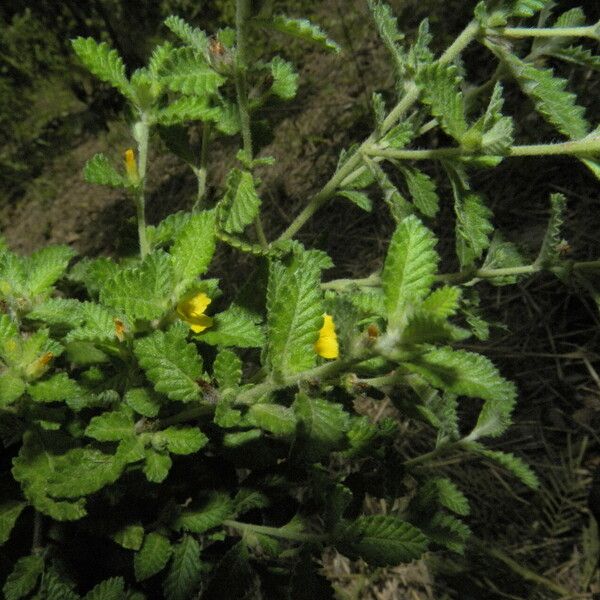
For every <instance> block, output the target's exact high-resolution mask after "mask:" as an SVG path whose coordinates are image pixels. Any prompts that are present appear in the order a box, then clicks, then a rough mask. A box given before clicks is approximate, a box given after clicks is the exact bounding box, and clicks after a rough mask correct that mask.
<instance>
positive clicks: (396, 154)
mask: <svg viewBox="0 0 600 600" xmlns="http://www.w3.org/2000/svg"><path fill="white" fill-rule="evenodd" d="M364 152H365V154H368V155H370V156H379V157H382V158H388V159H389V158H392V159H398V160H444V159H448V158H450V159H451V158H461V157H481V156H486V155H483V154H480V153H473V152H469V151H467V150H465V149H464V148H434V149H426V150H403V149H400V150H396V149H393V148H390V149H388V148H376V147H373V146H372V147H370V148H366V149H365V151H364ZM598 154H600V136H589V137H587V138H584V139H582V140H574V141H569V142H561V143H558V144H528V145H523V146H512V147H511V148H508V149H507V150H506V151H505V152H504V153H502V154H498V155H496V156H504V157H507V158H512V157H514V156H520V157H522V156H560V155H564V156H583V157H586V156H594V155H598Z"/></svg>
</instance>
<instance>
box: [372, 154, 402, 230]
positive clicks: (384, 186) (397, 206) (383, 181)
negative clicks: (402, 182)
mask: <svg viewBox="0 0 600 600" xmlns="http://www.w3.org/2000/svg"><path fill="white" fill-rule="evenodd" d="M367 165H368V167H369V170H370V171H371V173H372V174H373V175H374V176H375V180H376V181H377V185H379V187H380V188H381V191H382V192H383V200H384V201H385V203H386V204H387V205H388V207H389V209H390V213H391V214H392V217H393V218H394V220H395V221H396V223H401V222H402V221H403V220H404V219H405V218H406V217H408V216H410V215H412V214H413V213H414V210H413V207H412V205H411V204H410V203H409V202H408V200H406V198H404V196H402V194H401V193H400V192H399V191H398V189H397V188H396V186H395V185H394V184H393V183H392V182H391V181H390V178H389V177H388V176H387V175H386V173H385V171H384V170H383V169H382V168H381V167H380V166H379V165H378V164H377V163H375V162H373V161H369V162H368V163H367Z"/></svg>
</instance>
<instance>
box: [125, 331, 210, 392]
mask: <svg viewBox="0 0 600 600" xmlns="http://www.w3.org/2000/svg"><path fill="white" fill-rule="evenodd" d="M186 336H187V329H186V328H185V327H184V326H182V325H173V326H172V327H171V328H170V329H169V330H168V331H167V332H163V331H155V332H154V333H153V334H151V335H149V336H147V337H145V338H139V339H137V340H136V341H135V342H134V353H135V355H136V357H137V359H138V361H139V363H140V366H141V367H142V368H143V369H144V371H145V372H146V376H147V377H148V379H149V380H150V381H151V382H152V383H153V384H154V389H155V390H156V391H157V392H160V393H163V394H166V396H167V397H168V398H170V399H171V400H180V401H181V402H191V401H192V400H198V399H199V398H200V396H201V393H200V386H199V385H198V383H197V382H196V380H197V379H199V378H200V377H202V358H201V357H200V356H199V355H198V352H197V350H196V346H195V345H194V344H190V343H188V342H187V341H186Z"/></svg>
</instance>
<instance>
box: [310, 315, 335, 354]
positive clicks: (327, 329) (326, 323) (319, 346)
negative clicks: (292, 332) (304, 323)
mask: <svg viewBox="0 0 600 600" xmlns="http://www.w3.org/2000/svg"><path fill="white" fill-rule="evenodd" d="M315 352H316V353H317V354H318V355H319V356H322V357H323V358H330V359H331V358H337V357H338V356H339V355H340V348H339V344H338V340H337V335H336V333H335V323H334V322H333V317H332V316H331V315H327V314H325V315H324V316H323V327H321V329H320V330H319V339H318V340H317V341H316V342H315Z"/></svg>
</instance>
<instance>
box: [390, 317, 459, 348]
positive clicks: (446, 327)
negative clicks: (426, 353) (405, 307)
mask: <svg viewBox="0 0 600 600" xmlns="http://www.w3.org/2000/svg"><path fill="white" fill-rule="evenodd" d="M460 331H461V330H459V329H458V328H457V327H454V326H452V325H450V324H449V323H448V322H447V321H446V319H445V318H443V317H438V316H436V315H432V314H431V313H428V312H426V311H424V310H421V309H420V308H418V309H416V310H415V311H414V312H413V313H412V314H411V315H410V316H409V317H408V318H407V319H406V326H405V327H404V329H403V330H402V335H401V337H400V343H401V344H405V345H407V346H411V345H418V344H434V343H439V342H449V341H453V340H455V339H461V335H460V334H459V333H460ZM468 335H469V334H468V332H467V335H466V336H462V337H468Z"/></svg>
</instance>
